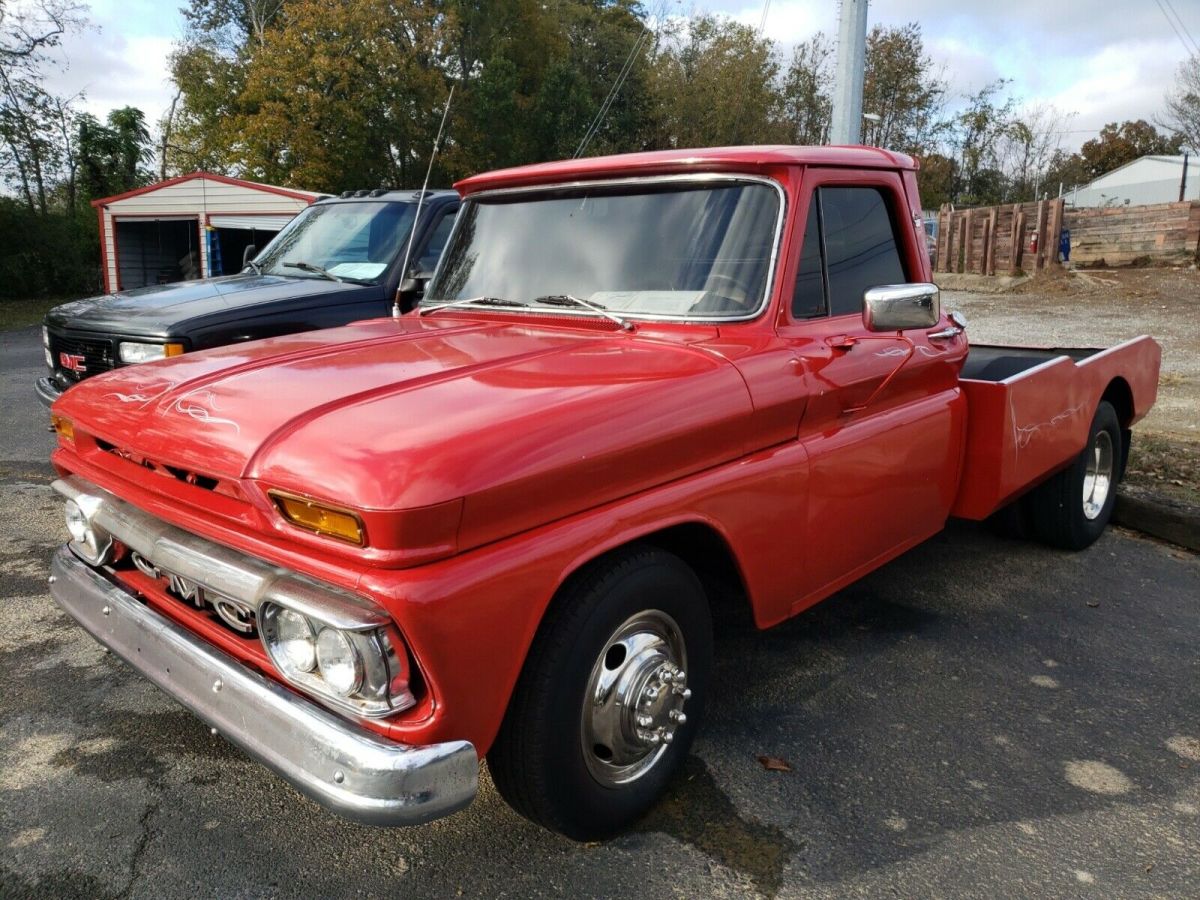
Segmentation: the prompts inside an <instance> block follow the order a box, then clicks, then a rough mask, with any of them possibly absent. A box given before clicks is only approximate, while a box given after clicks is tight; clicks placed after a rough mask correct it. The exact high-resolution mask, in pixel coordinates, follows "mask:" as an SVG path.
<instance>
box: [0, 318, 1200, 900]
mask: <svg viewBox="0 0 1200 900" xmlns="http://www.w3.org/2000/svg"><path fill="white" fill-rule="evenodd" d="M38 341H39V338H38V333H37V331H36V330H34V329H29V330H26V331H24V332H16V333H11V334H0V367H2V369H0V371H2V374H0V378H2V382H0V510H3V511H4V513H5V514H4V517H3V524H2V525H0V534H2V535H3V537H4V540H3V543H0V897H5V898H8V897H21V896H56V897H64V896H65V897H74V896H78V897H97V898H99V897H147V898H167V897H194V896H197V895H201V896H222V897H243V896H244V897H274V896H280V897H292V896H305V897H312V896H340V895H351V894H354V895H359V894H361V895H366V896H403V897H406V898H408V897H412V898H418V897H446V896H451V897H453V896H456V895H465V896H486V897H500V896H507V897H530V896H561V895H569V896H573V897H578V896H597V897H608V896H638V897H701V896H747V895H751V896H752V895H755V894H760V895H766V896H779V897H843V896H888V897H891V896H901V897H916V896H920V897H996V896H1011V895H1037V896H1051V897H1058V896H1061V897H1077V896H1104V897H1139V896H1146V897H1150V896H1155V897H1185V896H1197V895H1200V852H1198V848H1200V657H1198V655H1197V650H1196V648H1197V645H1198V643H1200V560H1198V558H1197V557H1196V556H1195V555H1194V554H1190V553H1188V552H1186V551H1182V550H1179V549H1176V548H1173V547H1171V546H1168V545H1165V544H1159V543H1156V542H1152V541H1149V540H1146V539H1144V538H1141V537H1139V536H1137V535H1134V534H1132V533H1129V532H1123V531H1119V530H1113V531H1110V533H1108V534H1107V535H1106V536H1105V537H1104V538H1102V539H1101V541H1100V542H1099V543H1098V544H1096V545H1095V546H1094V547H1092V548H1091V549H1090V550H1088V551H1086V552H1084V553H1081V554H1075V555H1072V554H1065V553H1060V552H1056V551H1051V550H1047V549H1045V548H1042V547H1038V546H1033V545H1029V544H1024V543H1019V542H1015V541H1008V540H1002V539H1000V538H996V537H994V536H992V535H991V534H989V533H988V532H986V531H985V530H983V529H981V528H976V527H973V526H955V527H952V528H951V529H949V530H948V531H947V532H945V533H944V534H942V535H941V536H939V537H938V538H936V539H934V540H933V541H931V542H929V543H928V544H926V545H925V546H923V547H920V548H918V549H916V550H915V551H913V552H911V553H909V554H908V555H906V556H905V557H903V558H901V559H900V560H897V561H896V562H894V563H892V564H890V565H888V566H887V567H885V568H884V569H882V570H880V571H879V572H877V573H875V574H873V575H872V576H870V577H869V578H867V579H865V580H864V581H862V582H860V583H858V584H857V585H855V586H854V587H852V588H850V589H848V590H846V591H843V592H841V593H840V594H838V595H837V596H835V597H834V598H832V599H830V600H829V601H827V602H825V603H824V604H822V605H820V606H819V607H817V608H816V609H814V610H812V611H810V612H809V613H807V614H805V615H802V616H800V617H798V618H797V619H794V620H792V621H790V622H788V623H786V624H784V625H782V626H780V627H778V628H776V629H773V630H771V631H769V632H764V633H759V632H756V631H754V629H753V628H752V627H751V626H750V625H749V623H748V620H747V617H746V616H744V615H739V614H737V613H736V612H732V611H725V612H723V613H722V614H721V616H720V623H721V627H720V628H719V637H718V643H717V653H718V660H719V662H718V669H717V673H716V675H717V677H716V678H715V682H714V683H715V692H714V696H713V698H712V701H711V702H710V707H709V708H710V719H709V722H708V723H707V726H706V727H705V729H704V731H703V733H702V736H701V739H700V740H699V742H698V743H697V745H696V747H695V750H694V755H693V757H692V758H691V759H690V761H689V764H688V768H687V772H686V774H685V776H684V777H683V778H682V779H680V780H679V781H678V783H677V784H676V785H675V787H674V789H673V791H672V792H671V794H670V796H669V797H667V798H666V800H665V801H664V802H663V803H662V804H660V806H659V807H658V808H657V809H656V810H655V811H654V812H653V813H652V814H651V815H650V817H649V818H648V819H647V820H646V821H645V822H643V823H642V824H641V825H640V826H639V827H638V828H637V829H635V830H634V831H632V832H630V833H629V834H626V835H624V836H622V837H620V838H618V839H616V840H614V841H611V842H608V843H605V844H594V845H580V844H574V843H572V842H569V841H567V840H564V839H562V838H559V837H556V836H554V835H551V834H549V833H547V832H545V831H542V830H540V829H538V828H536V827H534V826H532V825H530V824H528V823H527V822H525V821H524V820H523V819H520V818H519V817H517V816H516V815H515V814H514V813H512V812H511V811H510V810H509V809H508V808H507V807H506V806H504V804H503V803H502V802H501V801H500V800H499V798H498V797H497V796H496V794H495V792H494V790H493V789H492V788H491V786H490V783H489V782H488V780H487V778H486V776H485V777H484V778H483V780H482V784H483V788H482V792H481V795H480V797H479V798H478V799H477V801H476V802H475V803H474V804H473V805H472V806H471V807H470V808H469V809H467V810H466V811H465V812H462V813H460V814H458V815H456V816H453V817H451V818H449V819H445V820H442V821H440V822H437V823H434V824H432V825H429V826H426V827H424V828H419V829H411V830H390V831H387V830H377V829H370V828H366V827H361V826H357V825H352V824H348V823H345V822H342V821H340V820H337V819H335V818H333V817H331V816H330V815H329V814H327V813H326V812H324V811H323V810H322V809H321V808H320V807H318V806H317V805H316V804H314V803H312V802H310V801H308V800H306V799H304V798H302V797H300V796H299V795H298V794H296V792H295V791H293V790H292V789H291V788H290V787H288V786H287V785H286V784H285V783H283V782H282V781H280V780H279V779H277V778H275V777H274V776H273V775H271V774H269V773H268V772H267V771H266V770H264V769H263V768H261V767H260V766H258V765H257V764H255V763H252V762H250V761H249V760H248V759H247V758H246V757H244V756H243V755H242V754H241V753H240V752H239V751H237V750H236V749H234V748H233V747H231V746H230V745H229V744H227V743H226V742H225V741H223V740H222V739H220V738H213V737H211V736H210V735H209V733H208V730H207V728H205V727H204V726H203V725H202V724H201V723H200V722H199V721H198V720H196V719H194V718H192V717H191V716H190V715H189V714H187V713H186V712H184V711H183V710H182V709H181V708H180V707H178V706H177V705H175V704H174V703H173V702H172V701H170V700H169V699H168V698H167V697H166V696H165V695H164V694H162V693H161V692H159V691H158V690H157V689H155V688H154V687H152V686H151V685H150V684H149V683H147V682H146V681H145V680H143V679H141V678H139V677H138V676H136V675H135V674H134V673H133V672H132V671H131V670H130V669H129V668H127V667H126V666H125V665H124V664H122V663H120V662H119V661H118V660H116V659H114V658H113V657H112V656H111V655H106V654H104V653H103V652H102V650H101V649H100V647H99V646H98V645H97V644H96V643H95V642H94V641H92V640H91V639H90V638H89V637H87V636H86V635H85V634H84V633H83V632H82V631H80V630H79V629H78V628H77V627H75V626H74V625H73V624H72V623H71V621H70V620H69V618H68V617H67V616H66V615H65V614H63V613H61V612H60V611H59V610H58V608H57V607H56V606H55V605H54V604H53V603H52V602H51V601H50V599H49V596H48V594H47V591H46V586H45V574H46V566H47V563H48V559H49V556H50V554H51V552H52V550H53V548H54V546H55V545H56V544H57V542H59V541H60V540H62V539H63V538H64V529H63V528H62V525H61V515H60V507H59V503H58V501H57V500H56V499H55V498H54V497H53V496H52V494H51V492H50V490H49V487H48V481H49V479H50V476H49V469H48V467H47V466H46V465H45V463H44V459H45V455H46V453H47V451H48V449H49V446H50V436H49V435H48V434H47V433H46V432H45V431H44V421H45V418H44V412H43V411H42V410H41V408H40V407H39V406H37V404H36V400H34V398H33V394H32V390H31V385H32V379H33V377H34V376H35V375H36V374H38V373H39V372H40V366H41V353H40V346H39V343H38ZM759 755H768V756H772V757H777V758H779V759H782V760H785V761H787V762H788V763H789V764H790V766H791V771H787V772H776V771H767V770H766V769H765V768H764V767H763V766H762V765H760V764H759V762H758V761H757V759H756V757H758V756H759Z"/></svg>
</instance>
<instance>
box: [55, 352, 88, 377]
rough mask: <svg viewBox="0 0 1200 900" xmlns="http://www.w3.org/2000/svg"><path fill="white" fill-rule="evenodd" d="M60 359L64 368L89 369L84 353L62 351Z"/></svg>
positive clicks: (73, 369) (84, 370)
mask: <svg viewBox="0 0 1200 900" xmlns="http://www.w3.org/2000/svg"><path fill="white" fill-rule="evenodd" d="M58 361H59V363H60V364H61V365H62V367H63V368H64V369H69V370H70V371H72V372H86V371H87V362H86V360H85V358H84V356H83V354H82V353H66V352H61V353H59V354H58Z"/></svg>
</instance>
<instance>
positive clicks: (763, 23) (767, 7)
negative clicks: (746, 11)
mask: <svg viewBox="0 0 1200 900" xmlns="http://www.w3.org/2000/svg"><path fill="white" fill-rule="evenodd" d="M770 11H771V0H763V11H762V18H761V19H759V20H758V35H759V37H762V33H763V31H764V29H766V27H767V13H769V12H770Z"/></svg>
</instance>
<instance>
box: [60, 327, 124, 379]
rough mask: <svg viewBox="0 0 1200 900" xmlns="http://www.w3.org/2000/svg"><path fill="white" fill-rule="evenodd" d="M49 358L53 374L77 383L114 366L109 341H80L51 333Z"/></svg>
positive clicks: (114, 358)
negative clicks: (52, 361) (51, 362)
mask: <svg viewBox="0 0 1200 900" xmlns="http://www.w3.org/2000/svg"><path fill="white" fill-rule="evenodd" d="M50 356H51V358H52V359H53V360H54V373H55V374H56V375H59V376H61V377H63V378H66V379H69V380H70V381H79V380H81V379H83V378H87V377H88V376H89V375H95V374H96V373H97V372H107V371H108V370H109V369H111V368H113V366H114V365H116V357H115V354H114V352H113V345H112V342H111V341H92V340H81V339H78V338H70V337H65V336H63V335H58V334H54V333H51V335H50Z"/></svg>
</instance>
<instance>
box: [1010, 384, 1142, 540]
mask: <svg viewBox="0 0 1200 900" xmlns="http://www.w3.org/2000/svg"><path fill="white" fill-rule="evenodd" d="M1123 453H1124V446H1123V441H1122V431H1121V423H1120V420H1118V419H1117V412H1116V410H1115V409H1113V407H1112V404H1110V403H1108V402H1107V401H1105V400H1102V401H1100V405H1099V406H1098V407H1096V415H1095V417H1094V418H1093V419H1092V427H1091V429H1090V430H1089V431H1088V443H1087V446H1086V447H1084V448H1083V451H1082V452H1081V453H1080V454H1079V456H1078V457H1076V458H1075V461H1074V462H1072V463H1071V465H1070V466H1068V467H1067V468H1066V469H1063V471H1061V472H1059V473H1058V474H1057V475H1055V476H1053V477H1052V478H1051V479H1050V480H1049V481H1047V482H1045V483H1044V484H1042V485H1040V486H1038V487H1037V488H1034V490H1033V491H1031V492H1030V493H1029V495H1028V496H1027V497H1026V501H1025V502H1026V512H1027V521H1028V523H1029V526H1030V528H1031V530H1032V531H1033V534H1034V535H1035V536H1036V537H1037V538H1038V539H1039V540H1041V541H1043V542H1044V543H1047V544H1051V545H1052V546H1055V547H1062V548H1063V549H1064V550H1082V549H1083V548H1084V547H1087V546H1089V545H1091V544H1092V543H1093V542H1094V541H1095V540H1096V539H1097V538H1098V537H1100V535H1101V534H1102V533H1103V532H1104V528H1105V526H1107V525H1108V520H1109V519H1110V518H1111V517H1112V510H1113V506H1114V504H1115V503H1116V499H1117V481H1118V480H1119V478H1120V474H1121V460H1122V458H1123Z"/></svg>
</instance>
